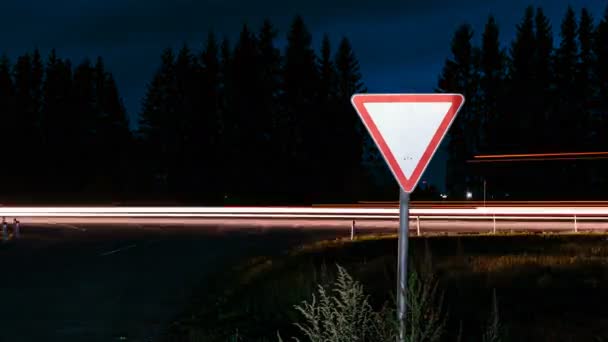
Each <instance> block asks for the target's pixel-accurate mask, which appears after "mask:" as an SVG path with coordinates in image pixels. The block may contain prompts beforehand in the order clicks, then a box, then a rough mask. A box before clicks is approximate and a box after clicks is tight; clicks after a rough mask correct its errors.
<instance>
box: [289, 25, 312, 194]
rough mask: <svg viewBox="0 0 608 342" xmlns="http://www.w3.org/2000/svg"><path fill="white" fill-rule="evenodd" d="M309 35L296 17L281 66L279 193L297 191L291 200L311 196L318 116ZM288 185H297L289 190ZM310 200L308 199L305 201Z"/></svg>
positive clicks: (310, 38)
mask: <svg viewBox="0 0 608 342" xmlns="http://www.w3.org/2000/svg"><path fill="white" fill-rule="evenodd" d="M311 45H312V36H311V34H310V32H309V31H308V29H307V27H306V25H305V24H304V21H303V19H302V17H300V16H296V17H295V19H294V20H293V22H292V24H291V27H290V30H289V32H288V35H287V48H286V51H285V64H284V66H283V80H284V83H283V87H284V89H283V104H284V113H283V115H284V117H285V120H284V122H283V123H282V125H281V126H282V132H283V134H282V137H281V141H283V142H284V144H285V146H286V153H287V155H286V159H285V160H286V162H287V164H286V168H285V169H283V170H282V172H284V174H285V175H286V176H287V177H288V179H286V180H285V182H284V184H283V189H282V190H283V191H282V192H283V193H284V194H286V195H287V194H288V193H289V192H292V193H293V192H294V191H295V192H298V193H299V195H294V196H290V197H291V198H296V197H299V198H304V197H306V194H307V193H308V194H310V193H313V191H314V190H312V189H314V184H315V183H314V179H311V177H310V174H311V173H312V170H311V164H312V163H314V158H315V156H314V154H313V150H312V149H311V147H312V146H314V144H312V142H313V141H314V139H315V133H314V127H315V126H316V125H317V124H318V122H319V121H318V113H315V112H314V109H315V107H314V101H315V98H316V94H317V85H318V70H317V63H316V55H315V52H314V50H313V48H312V46H311ZM291 184H298V189H293V188H292V186H291ZM308 200H310V199H308Z"/></svg>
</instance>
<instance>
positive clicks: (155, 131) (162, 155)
mask: <svg viewBox="0 0 608 342" xmlns="http://www.w3.org/2000/svg"><path fill="white" fill-rule="evenodd" d="M175 102H176V87H175V55H174V54H173V51H172V50H171V49H165V50H164V51H163V53H162V56H161V65H160V67H159V68H158V70H157V71H156V73H155V75H154V77H153V79H152V81H151V82H150V84H149V85H148V89H147V92H146V95H145V97H144V101H143V106H142V111H141V113H140V118H139V136H140V138H141V142H142V144H143V147H144V153H145V155H144V156H143V158H142V159H143V160H145V161H146V165H144V167H145V168H146V169H148V170H149V171H150V174H151V179H150V181H151V182H152V186H153V188H155V190H156V192H157V193H162V194H165V195H166V194H168V193H169V190H170V183H171V182H173V177H174V175H173V170H174V168H173V165H174V164H175V160H174V152H175V151H176V148H177V144H176V140H177V139H178V138H179V137H178V132H179V131H178V124H179V123H178V121H177V120H176V113H175V105H174V104H175Z"/></svg>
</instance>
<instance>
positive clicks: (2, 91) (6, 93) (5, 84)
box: [0, 55, 20, 194]
mask: <svg viewBox="0 0 608 342" xmlns="http://www.w3.org/2000/svg"><path fill="white" fill-rule="evenodd" d="M16 119H17V118H16V108H15V86H14V84H13V80H12V77H11V65H10V61H9V59H8V57H7V56H6V55H2V56H1V57H0V126H1V127H2V128H3V131H5V132H7V133H10V131H9V130H10V129H15V127H16ZM10 144H11V146H14V148H8V149H6V150H5V153H4V154H3V155H4V158H5V159H6V160H11V161H13V160H15V158H16V157H17V156H18V153H19V148H20V144H19V143H18V142H17V141H15V143H14V144H13V143H12V142H10ZM11 164H12V163H11ZM16 169H17V168H16V167H6V166H5V167H3V168H2V169H1V170H0V188H1V189H2V191H3V193H4V194H6V193H7V192H9V193H10V192H12V191H13V190H14V189H12V186H13V185H14V184H15V177H16V174H15V171H16Z"/></svg>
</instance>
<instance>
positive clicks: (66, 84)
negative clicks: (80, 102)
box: [42, 50, 79, 196]
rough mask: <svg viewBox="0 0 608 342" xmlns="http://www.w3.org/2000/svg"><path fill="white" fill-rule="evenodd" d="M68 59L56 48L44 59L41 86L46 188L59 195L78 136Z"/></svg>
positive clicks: (65, 183)
mask: <svg viewBox="0 0 608 342" xmlns="http://www.w3.org/2000/svg"><path fill="white" fill-rule="evenodd" d="M71 69H72V68H71V64H70V63H69V61H64V60H61V59H60V58H58V57H57V55H56V52H55V50H52V51H51V53H50V54H49V56H48V58H47V62H46V77H45V79H44V83H43V85H42V93H43V103H42V119H43V120H42V128H43V136H44V140H45V142H46V143H45V146H46V148H45V149H44V151H45V152H46V153H45V155H46V158H45V162H46V165H47V167H48V169H47V172H45V174H46V175H47V190H49V191H50V192H51V193H53V194H56V195H57V196H61V195H59V194H63V195H66V192H69V190H70V189H71V187H70V186H69V183H70V182H71V181H72V178H71V172H73V171H72V170H73V168H72V167H70V163H71V162H73V160H72V157H73V154H72V153H73V151H72V150H71V147H72V145H73V142H74V141H76V139H78V136H77V134H79V127H78V126H77V125H76V120H75V119H76V118H73V117H72V115H73V114H74V112H73V111H72V108H71V100H72V99H71V91H72V89H71V88H72V70H71Z"/></svg>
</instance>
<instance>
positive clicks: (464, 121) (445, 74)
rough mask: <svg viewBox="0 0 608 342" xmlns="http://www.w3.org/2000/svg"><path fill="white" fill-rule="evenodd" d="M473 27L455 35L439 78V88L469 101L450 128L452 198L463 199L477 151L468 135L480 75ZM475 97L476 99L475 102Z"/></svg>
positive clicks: (448, 184)
mask: <svg viewBox="0 0 608 342" xmlns="http://www.w3.org/2000/svg"><path fill="white" fill-rule="evenodd" d="M472 38H473V30H472V28H471V26H470V25H466V24H465V25H461V26H460V27H459V28H458V29H457V30H456V32H455V33H454V35H453V37H452V42H451V57H450V58H448V59H447V60H446V62H445V65H444V67H443V71H442V74H441V76H440V79H439V84H438V89H437V90H438V91H439V92H446V93H461V94H463V95H464V96H465V98H466V99H467V101H468V105H467V107H466V108H465V107H463V109H462V111H461V113H460V114H458V117H457V118H456V120H455V121H454V123H453V124H452V126H451V127H450V132H449V136H448V169H447V177H446V183H447V187H448V191H449V192H450V197H454V198H461V197H462V196H464V193H465V190H466V189H467V187H468V186H469V185H471V184H469V183H470V180H469V179H468V178H467V174H468V170H467V167H466V166H467V164H466V159H467V158H469V157H470V156H471V154H473V153H474V148H475V146H473V145H472V144H471V138H470V137H468V136H467V134H470V132H474V131H475V117H474V116H475V101H474V98H475V97H476V95H477V92H478V89H477V78H478V76H477V75H476V66H475V49H474V47H473V45H472V42H471V40H472ZM472 100H473V101H472Z"/></svg>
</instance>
